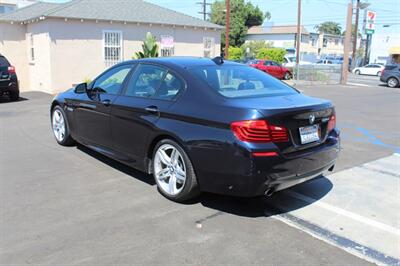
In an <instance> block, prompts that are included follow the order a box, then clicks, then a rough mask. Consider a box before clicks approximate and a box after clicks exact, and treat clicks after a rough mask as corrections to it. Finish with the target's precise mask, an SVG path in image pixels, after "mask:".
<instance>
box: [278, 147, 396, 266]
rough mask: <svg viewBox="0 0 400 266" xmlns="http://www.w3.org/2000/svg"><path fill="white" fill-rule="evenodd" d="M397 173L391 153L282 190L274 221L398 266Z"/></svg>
mask: <svg viewBox="0 0 400 266" xmlns="http://www.w3.org/2000/svg"><path fill="white" fill-rule="evenodd" d="M398 173H400V156H399V155H398V154H394V155H392V156H389V157H385V158H381V159H379V160H376V161H373V162H369V163H366V164H364V165H361V166H357V167H353V168H351V169H347V170H344V171H341V172H337V173H334V174H332V175H330V176H329V177H328V178H322V179H319V180H314V181H312V182H311V183H308V184H304V185H300V186H298V187H294V188H292V189H289V190H285V191H282V193H277V194H276V195H274V196H273V201H272V202H271V203H272V204H273V205H272V208H277V209H278V210H279V211H278V212H277V213H279V214H277V215H274V217H275V218H276V219H278V220H280V221H283V222H285V223H287V224H289V225H291V226H294V227H296V228H299V229H301V230H302V231H304V232H306V233H309V234H311V235H313V236H315V237H317V238H319V239H322V240H324V241H326V242H329V243H331V244H333V245H335V246H338V247H340V248H342V249H344V250H346V251H348V252H350V253H352V254H356V255H357V256H359V257H361V258H367V259H368V260H369V261H373V262H375V263H378V264H385V265H400V212H398V210H399V209H400V201H399V198H400V179H399V175H398ZM321 193H322V194H321Z"/></svg>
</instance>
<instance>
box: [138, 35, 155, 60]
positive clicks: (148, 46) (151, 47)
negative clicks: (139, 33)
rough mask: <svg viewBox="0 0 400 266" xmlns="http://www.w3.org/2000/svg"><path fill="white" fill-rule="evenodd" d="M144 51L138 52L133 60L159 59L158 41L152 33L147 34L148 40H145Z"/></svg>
mask: <svg viewBox="0 0 400 266" xmlns="http://www.w3.org/2000/svg"><path fill="white" fill-rule="evenodd" d="M142 50H143V51H140V52H136V53H135V56H134V57H133V59H135V58H136V59H140V58H148V57H158V45H157V40H156V38H155V37H154V36H153V35H152V34H151V33H150V32H148V33H147V34H146V38H145V39H144V40H143V44H142Z"/></svg>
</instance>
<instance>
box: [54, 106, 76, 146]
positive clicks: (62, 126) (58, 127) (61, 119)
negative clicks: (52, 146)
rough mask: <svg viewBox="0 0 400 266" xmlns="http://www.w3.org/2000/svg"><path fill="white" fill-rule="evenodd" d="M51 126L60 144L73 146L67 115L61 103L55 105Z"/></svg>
mask: <svg viewBox="0 0 400 266" xmlns="http://www.w3.org/2000/svg"><path fill="white" fill-rule="evenodd" d="M51 128H52V129H53V134H54V137H55V138H56V141H57V143H58V144H60V145H62V146H71V145H72V144H74V140H73V139H72V137H71V134H70V131H69V125H68V121H67V116H66V115H65V112H64V110H63V109H62V108H61V107H60V106H59V105H57V106H56V107H54V108H53V110H52V112H51Z"/></svg>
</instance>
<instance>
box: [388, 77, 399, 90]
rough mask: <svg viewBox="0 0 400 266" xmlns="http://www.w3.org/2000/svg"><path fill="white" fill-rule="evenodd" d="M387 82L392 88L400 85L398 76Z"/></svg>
mask: <svg viewBox="0 0 400 266" xmlns="http://www.w3.org/2000/svg"><path fill="white" fill-rule="evenodd" d="M387 84H388V86H389V87H390V88H396V87H397V86H399V81H398V80H397V79H396V78H389V79H388V80H387Z"/></svg>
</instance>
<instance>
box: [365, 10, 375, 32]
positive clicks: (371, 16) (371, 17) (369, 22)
mask: <svg viewBox="0 0 400 266" xmlns="http://www.w3.org/2000/svg"><path fill="white" fill-rule="evenodd" d="M375 19H376V12H374V11H371V10H368V11H367V18H366V22H365V33H366V34H373V33H375Z"/></svg>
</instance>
